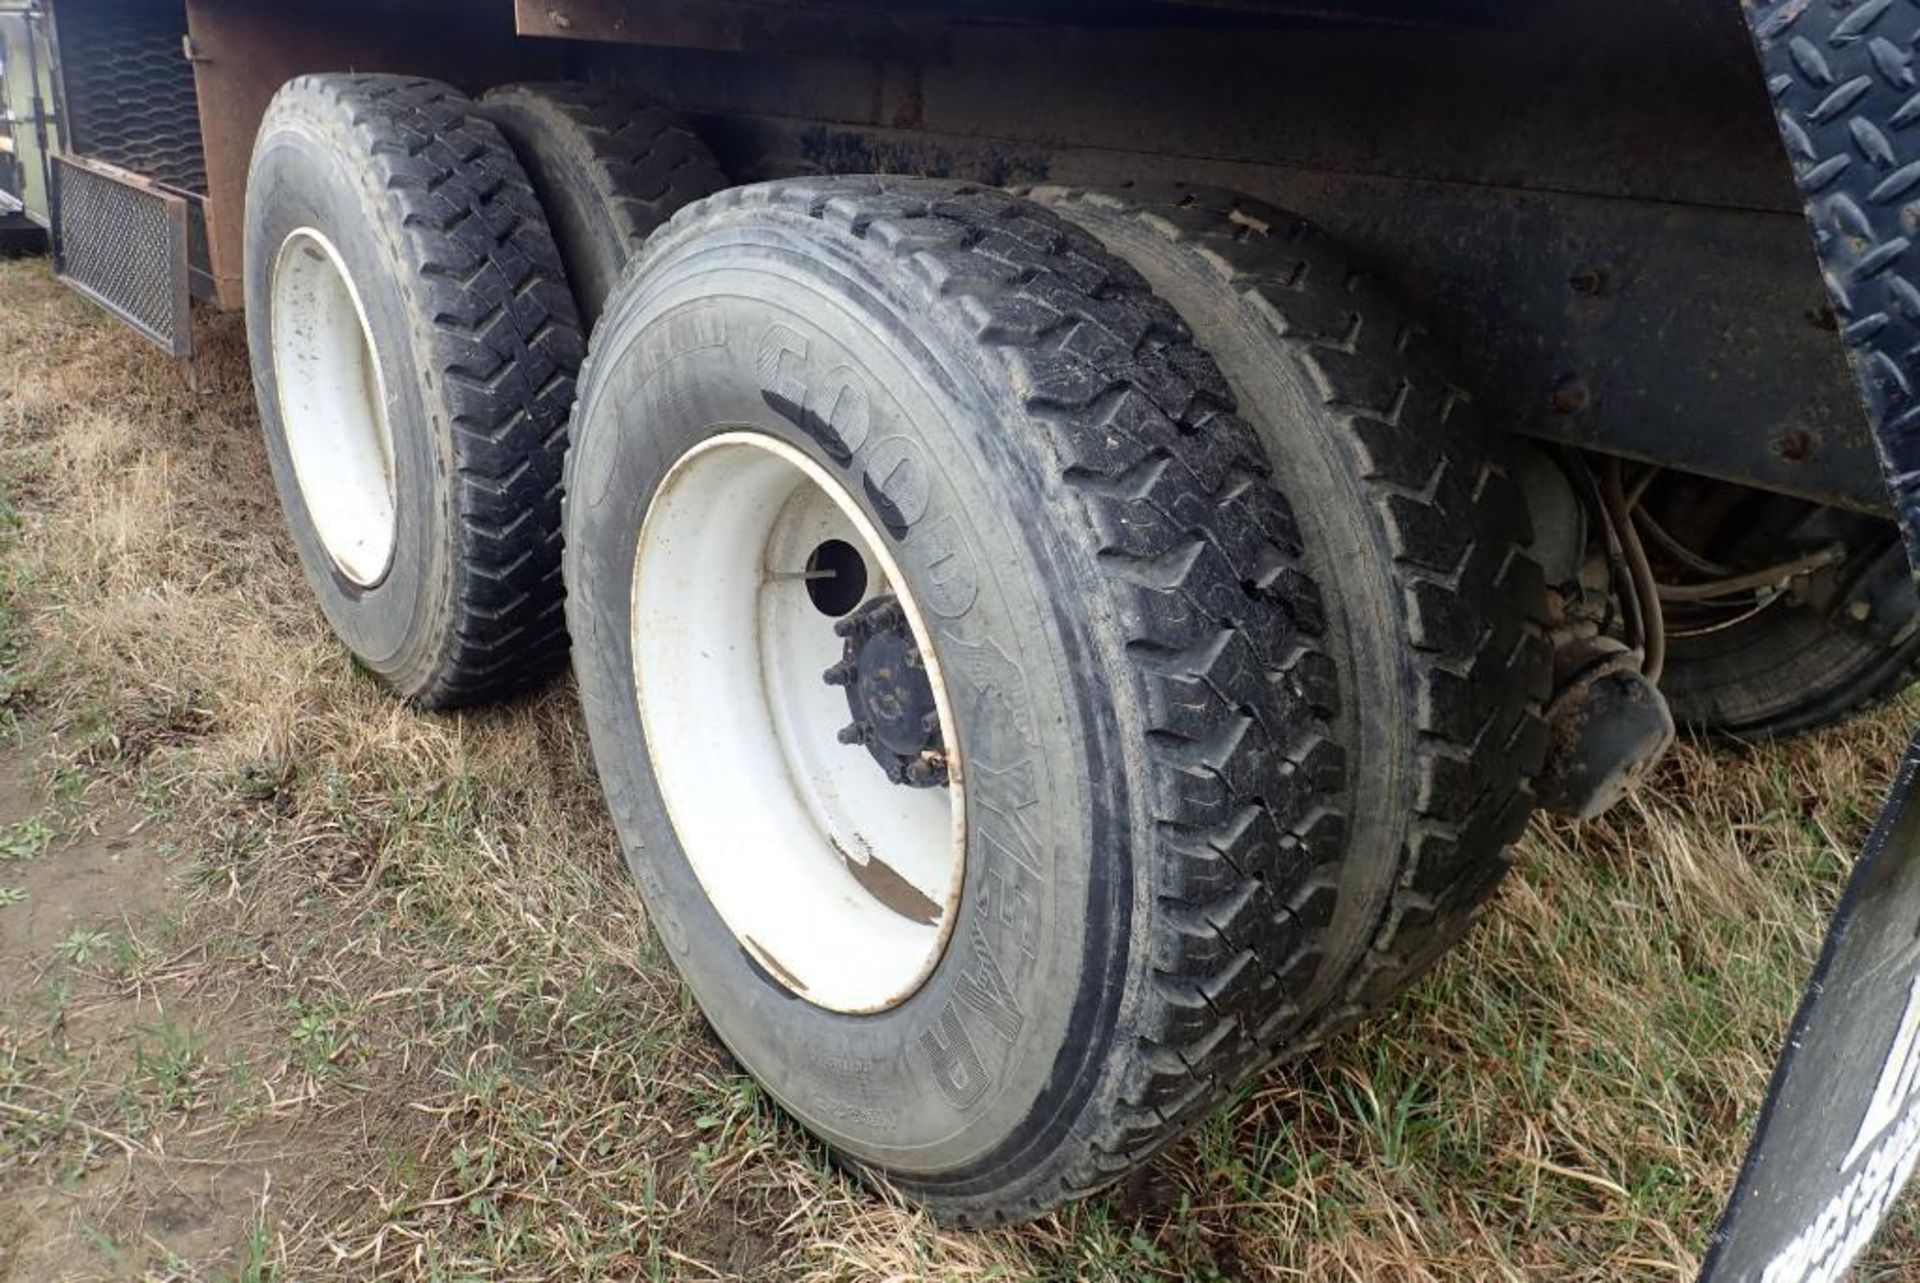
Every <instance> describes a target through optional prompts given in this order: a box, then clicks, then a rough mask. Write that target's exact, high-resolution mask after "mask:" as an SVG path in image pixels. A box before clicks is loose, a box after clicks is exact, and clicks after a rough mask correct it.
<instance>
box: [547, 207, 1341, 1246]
mask: <svg viewBox="0 0 1920 1283" xmlns="http://www.w3.org/2000/svg"><path fill="white" fill-rule="evenodd" d="M574 433H575V445H574V449H573V451H572V453H571V454H570V456H569V458H568V463H567V468H568V473H569V476H570V477H571V479H572V480H571V482H570V485H569V490H568V496H567V505H568V511H567V524H566V530H567V541H566V547H567V551H566V560H567V581H568V585H569V598H568V617H569V621H570V623H571V625H572V629H573V634H574V637H575V638H576V643H575V652H574V660H575V668H576V671H577V673H578V675H579V681H580V688H581V695H582V702H583V705H584V708H585V711H586V720H587V726H588V730H589V732H590V735H591V739H592V745H593V753H594V760H595V763H596V765H597V767H598V770H599V775H600V779H601V782H602V784H603V786H604V788H605V792H606V796H607V799H608V803H609V806H610V809H611V811H612V814H613V818H614V821H615V824H616V827H617V828H618V831H619V833H620V836H621V839H622V844H623V847H624V849H625V851H626V854H627V859H628V863H629V865H630V867H631V869H632V871H633V874H634V876H635V878H636V880H637V882H638V883H639V886H640V888H641V891H642V893H643V896H644V898H645V900H646V902H647V905H648V909H649V917H650V919H651V921H652V922H653V924H654V926H655V928H656V929H657V931H658V933H659V935H660V936H661V938H662V940H663V941H664V943H665V946H666V948H667V950H668V952H669V953H670V955H671V956H672V957H673V959H674V961H675V963H676V964H677V965H678V967H679V968H680V970H681V973H682V975H683V976H684V977H685V979H686V981H687V983H688V984H689V986H690V987H691V989H692V991H693V993H694V996H695V997H696V998H697V999H698V1001H699V1002H700V1004H701V1006H702V1007H703V1009H704V1010H705V1012H706V1014H707V1016H708V1018H709V1020H710V1021H711V1022H712V1024H713V1026H714V1028H715V1029H716V1030H717V1031H718V1033H719V1035H720V1036H721V1038H722V1039H723V1040H724V1041H725V1042H726V1043H727V1045H728V1046H729V1047H730V1048H731V1049H732V1050H733V1052H734V1053H735V1055H736V1056H737V1057H738V1058H739V1059H740V1061H741V1062H742V1063H743V1064H744V1065H745V1066H746V1067H747V1069H749V1070H750V1071H751V1072H752V1073H753V1074H754V1075H755V1076H756V1077H758V1078H759V1080H760V1082H761V1083H762V1084H763V1085H764V1086H765V1087H766V1089H767V1090H768V1091H769V1092H770V1094H771V1095H772V1096H773V1097H774V1098H775V1099H777V1100H778V1101H779V1102H781V1104H783V1105H784V1106H785V1107H786V1108H787V1109H788V1110H789V1111H790V1112H791V1113H792V1114H794V1115H795V1116H796V1117H798V1118H799V1119H800V1120H801V1121H802V1122H803V1123H804V1124H805V1125H806V1126H807V1127H808V1128H810V1129H811V1130H813V1131H814V1132H815V1133H816V1134H818V1135H819V1136H821V1137H822V1138H824V1139H825V1140H826V1141H827V1142H828V1144H829V1145H830V1146H831V1147H832V1149H833V1150H834V1152H835V1153H836V1154H837V1155H839V1156H840V1157H841V1159H842V1160H844V1161H846V1162H849V1163H851V1164H853V1165H854V1166H856V1167H858V1168H861V1169H864V1170H867V1171H870V1172H879V1173H883V1174H885V1175H886V1176H887V1177H888V1178H890V1179H891V1180H892V1181H893V1182H895V1183H896V1184H897V1185H898V1186H899V1187H900V1188H902V1189H903V1190H905V1191H906V1192H907V1193H909V1194H910V1195H911V1196H913V1197H915V1198H917V1199H919V1200H921V1201H923V1202H925V1203H927V1204H929V1205H930V1206H931V1207H932V1208H933V1209H934V1210H935V1211H936V1213H937V1214H939V1215H941V1216H942V1217H943V1218H946V1219H949V1220H952V1221H955V1222H958V1223H966V1224H983V1223H1000V1222H1005V1221H1009V1220H1015V1219H1021V1218H1026V1217H1030V1216H1034V1215H1037V1214H1039V1213H1041V1212H1044V1211H1046V1210H1047V1209H1049V1208H1052V1207H1055V1206H1057V1205H1059V1204H1060V1203H1062V1202H1064V1201H1065V1200H1067V1199H1069V1198H1072V1197H1075V1196H1078V1195H1080V1194H1082V1193H1085V1192H1088V1191H1090V1190H1093V1189H1095V1188H1098V1187H1100V1186H1102V1185H1104V1184H1106V1183H1108V1182H1110V1181H1112V1180H1114V1179H1116V1178H1117V1177H1118V1176H1119V1175H1120V1174H1122V1173H1123V1172H1125V1171H1126V1170H1128V1169H1129V1168H1130V1167H1132V1166H1133V1165H1135V1164H1137V1163H1139V1162H1141V1161H1143V1160H1144V1159H1145V1158H1146V1157H1148V1156H1149V1155H1151V1154H1153V1153H1154V1152H1156V1151H1157V1150H1158V1149H1159V1148H1160V1147H1161V1146H1162V1145H1164V1144H1166V1143H1167V1142H1168V1141H1169V1140H1170V1139H1172V1138H1173V1137H1174V1136H1176V1135H1178V1134H1179V1133H1180V1132H1181V1131H1182V1130H1183V1129H1185V1128H1187V1127H1188V1126H1190V1125H1192V1124H1193V1123H1194V1122H1196V1121H1197V1120H1199V1119H1201V1118H1203V1117H1204V1116H1205V1115H1206V1114H1207V1113H1208V1112H1209V1111H1211V1110H1213V1109H1214V1108H1216V1107H1217V1106H1218V1105H1219V1104H1220V1103H1221V1102H1223V1101H1224V1100H1225V1099H1227V1097H1228V1094H1229V1093H1230V1092H1231V1091H1232V1090H1233V1089H1234V1088H1235V1086H1236V1085H1237V1084H1239V1083H1240V1082H1242V1081H1243V1080H1244V1079H1245V1078H1246V1077H1247V1076H1248V1075H1249V1074H1251V1073H1252V1072H1253V1071H1254V1070H1255V1069H1257V1068H1258V1067H1260V1066H1261V1065H1262V1064H1263V1063H1265V1062H1266V1061H1268V1060H1269V1059H1270V1057H1271V1056H1272V1054H1273V1052H1274V1050H1275V1042H1276V1038H1277V1031H1280V1030H1283V1029H1287V1028H1291V1027H1293V1026H1294V1025H1295V1024H1296V1023H1297V1013H1296V1012H1295V1010H1294V1005H1293V1004H1294V1002H1295V999H1296V998H1297V996H1298V994H1299V993H1300V990H1301V986H1302V985H1303V984H1304V983H1305V981H1306V978H1307V977H1308V975H1310V974H1311V973H1312V971H1313V970H1314V969H1315V967H1316V960H1317V957H1318V954H1319V950H1320V939H1321V937H1322V935H1323V933H1324V931H1325V929H1326V917H1327V914H1328V912H1329V910H1330V904H1329V901H1328V898H1327V896H1326V895H1325V894H1324V889H1323V885H1322V878H1323V875H1324V873H1325V871H1326V866H1327V865H1328V864H1329V862H1330V861H1332V860H1333V859H1334V858H1335V857H1336V856H1337V854H1338V852H1339V849H1340V841H1341V837H1340V835H1341V829H1342V825H1343V820H1344V816H1343V812H1342V806H1341V799H1340V796H1339V789H1340V781H1341V779H1342V777H1343V774H1344V772H1343V768H1342V764H1341V754H1340V751H1339V749H1338V748H1337V746H1336V745H1335V744H1334V743H1333V742H1332V741H1331V740H1330V739H1329V737H1328V734H1327V722H1326V718H1327V715H1328V713H1329V712H1330V711H1331V710H1332V709H1333V707H1334V706H1335V704H1336V703H1337V699H1338V695H1337V691H1336V689H1335V686H1334V680H1333V670H1332V666H1331V665H1330V664H1329V663H1328V662H1327V661H1326V659H1325V658H1324V657H1323V656H1322V654H1321V653H1320V650H1319V641H1318V638H1319V634H1320V631H1321V620H1322V608H1321V605H1320V593H1319V590H1318V589H1317V588H1316V587H1315V586H1314V584H1313V582H1312V581H1311V580H1310V579H1309V578H1308V577H1307V576H1305V575H1304V574H1303V573H1302V572H1301V569H1300V548H1299V542H1298V537H1297V534H1296V531H1295V527H1294V522H1293V519H1292V517H1291V515H1290V514H1289V510H1288V507H1287V504H1286V502H1285V500H1283V499H1282V497H1281V496H1280V495H1279V493H1278V492H1277V491H1275V490H1274V489H1273V488H1272V487H1271V486H1270V485H1269V484H1268V482H1267V480H1266V473H1267V466H1266V463H1265V461H1264V460H1263V459H1262V457H1261V453H1260V449H1259V444H1258V442H1257V441H1256V440H1255V439H1254V437H1253V435H1252V433H1251V432H1250V431H1249V430H1248V429H1247V427H1246V425H1245V424H1244V423H1242V422H1241V421H1240V420H1239V419H1238V418H1236V417H1235V416H1234V415H1233V413H1232V412H1231V396H1230V394H1229V392H1228V391H1227V388H1226V386H1225V384H1224V382H1223V381H1222V380H1221V378H1220V375H1219V372H1218V371H1217V370H1216V369H1215V367H1214V365H1213V363H1212V362H1211V361H1210V360H1209V359H1208V358H1207V356H1206V355H1205V354H1204V353H1203V352H1201V350H1200V349H1199V348H1198V347H1196V346H1195V345H1194V344H1193V342H1192V341H1191V338H1190V336H1189V334H1188V332H1187V330H1186V327H1185V326H1184V325H1183V324H1182V323H1181V322H1180V320H1179V318H1178V317H1177V316H1176V315H1175V314H1174V313H1173V311H1172V310H1171V309H1170V308H1168V307H1167V306H1166V304H1165V303H1164V302H1162V301H1161V300H1160V299H1158V298H1157V297H1156V296H1155V295H1154V294H1153V293H1152V291H1151V290H1149V289H1148V288H1147V286H1146V285H1145V283H1144V282H1143V281H1142V280H1141V279H1140V277H1139V276H1138V274H1136V273H1135V272H1133V271H1132V270H1131V269H1130V268H1128V267H1126V265H1125V264H1123V263H1121V262H1119V261H1118V260H1116V259H1114V258H1113V257H1112V256H1110V255H1109V254H1107V253H1106V252H1105V251H1104V250H1102V249H1101V248H1100V246H1099V245H1098V243H1097V242H1095V241H1093V240H1092V238H1090V237H1088V236H1087V235H1086V234H1085V233H1083V232H1080V231H1078V230H1076V229H1073V228H1072V227H1071V226H1070V225H1068V224H1066V223H1064V222H1062V221H1061V220H1059V219H1057V218H1056V217H1055V216H1053V215H1052V214H1050V213H1048V212H1047V211H1045V210H1043V209H1040V208H1038V207H1036V206H1033V205H1032V204H1030V203H1028V202H1024V201H1021V200H1018V199H1015V198H1013V197H1010V196H1008V195H1006V194H1004V193H1001V192H997V191H993V190H990V189H983V188H978V187H972V186H968V185H964V184H959V183H951V182H943V181H937V180H929V179H892V178H888V179H854V178H844V179H833V178H824V179H818V180H810V181H792V182H781V183H770V184H764V185H759V186H754V187H748V188H742V189H737V190H734V191H730V192H725V193H722V194H720V195H717V196H715V197H713V198H711V199H709V200H707V201H704V202H701V203H700V204H697V205H694V206H691V207H689V208H688V209H686V210H683V211H682V212H681V213H680V214H679V215H676V216H675V218H674V220H673V221H672V222H671V223H670V224H669V225H668V227H667V228H665V229H663V230H662V231H661V232H659V233H658V234H656V235H655V236H654V237H653V238H652V239H651V240H650V241H649V242H648V244H647V247H646V249H645V250H644V251H643V252H642V253H641V255H640V257H639V258H638V259H636V260H635V262H634V263H633V265H632V267H631V268H630V269H629V271H628V273H627V274H626V276H625V277H624V278H623V280H622V282H621V284H620V286H619V288H618V289H616V291H615V293H614V295H613V297H612V299H611V300H610V302H609V305H608V309H607V312H606V315H605V316H604V317H603V318H602V322H601V325H600V328H599V330H598V332H597V333H596V334H595V336H594V341H593V345H592V355H591V356H590V357H589V359H588V362H587V368H586V372H585V373H584V375H583V377H582V384H581V399H580V402H579V406H578V408H577V410H576V412H575V427H574ZM815 541H818V542H817V543H816V542H815ZM836 620H837V621H838V623H837V624H836ZM909 652H911V657H909ZM889 656H891V658H889ZM916 674H924V676H923V677H921V676H916ZM898 710H909V711H908V713H907V715H905V716H904V717H897V716H894V713H895V712H897V711H898ZM843 722H844V723H846V724H847V726H846V730H845V732H844V734H843V735H841V736H840V737H839V742H836V728H838V727H840V724H841V723H843ZM900 725H905V726H907V727H908V728H909V731H910V732H911V733H910V734H909V735H907V736H906V737H905V739H904V741H903V739H902V738H901V737H900V736H899V735H898V734H896V733H895V732H896V730H897V728H898V726H900ZM889 727H893V728H894V729H889ZM916 737H918V738H916ZM916 773H917V774H916ZM896 779H898V780H901V781H903V782H902V783H894V782H892V781H894V780H896ZM916 784H917V785H919V787H916ZM896 812H898V814H899V815H910V816H911V817H912V818H911V819H910V820H904V819H899V818H897V816H896V814H895V813H896ZM749 851H751V852H754V853H755V858H754V859H752V860H751V861H742V860H740V859H738V858H737V856H738V855H739V853H742V852H749Z"/></svg>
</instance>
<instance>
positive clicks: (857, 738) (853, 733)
mask: <svg viewBox="0 0 1920 1283" xmlns="http://www.w3.org/2000/svg"><path fill="white" fill-rule="evenodd" d="M869 734H870V732H869V731H868V730H867V727H866V723H864V722H849V723H848V724H847V725H845V726H842V727H841V728H840V735H839V740H840V742H841V743H842V744H864V743H866V742H867V737H868V735H869Z"/></svg>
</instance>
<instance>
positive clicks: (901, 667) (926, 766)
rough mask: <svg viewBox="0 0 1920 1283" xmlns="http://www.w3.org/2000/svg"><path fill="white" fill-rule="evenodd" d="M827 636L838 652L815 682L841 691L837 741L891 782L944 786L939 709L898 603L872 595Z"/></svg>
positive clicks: (886, 596) (888, 598) (943, 750)
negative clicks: (843, 715)
mask: <svg viewBox="0 0 1920 1283" xmlns="http://www.w3.org/2000/svg"><path fill="white" fill-rule="evenodd" d="M833 631H834V633H835V635H836V636H838V637H840V638H842V639H843V640H844V641H845V649H844V651H843V653H842V655H841V658H840V662H839V663H837V664H835V665H834V666H833V667H832V668H829V669H828V670H827V671H826V672H825V673H824V674H822V679H823V680H824V681H825V682H826V683H827V685H829V686H840V687H844V688H845V689H846V693H847V707H848V709H849V710H851V712H852V713H853V721H851V722H849V723H848V724H847V725H846V726H845V727H844V728H843V729H842V730H841V731H840V742H841V743H842V744H860V745H863V746H865V748H866V750H867V752H868V753H869V754H870V755H872V757H873V760H874V761H875V762H877V763H878V764H879V766H880V769H881V770H882V771H884V772H886V776H887V778H888V779H890V780H892V781H893V782H894V783H895V784H904V785H906V786H908V787H909V788H937V787H940V786H942V785H944V784H946V782H947V749H946V741H945V740H944V739H943V738H942V736H941V732H940V709H939V707H938V706H937V705H936V704H935V702H934V698H933V683H932V682H931V681H930V680H929V679H928V677H927V664H926V660H925V658H924V657H922V655H921V654H920V647H919V645H918V644H917V643H916V642H915V641H914V639H913V631H912V628H911V626H910V625H909V624H908V622H907V616H906V612H905V611H903V610H901V609H900V603H899V601H897V600H896V599H895V598H894V597H893V596H891V595H885V596H880V597H875V598H874V599H872V600H871V601H869V602H867V603H866V604H865V605H863V606H861V607H860V608H859V609H858V610H855V611H854V612H853V613H851V614H849V615H848V616H846V617H845V618H844V619H842V620H840V621H839V622H838V623H836V624H835V625H834V626H833Z"/></svg>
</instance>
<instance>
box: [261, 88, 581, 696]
mask: <svg viewBox="0 0 1920 1283" xmlns="http://www.w3.org/2000/svg"><path fill="white" fill-rule="evenodd" d="M245 251H246V252H245V281H246V300H247V350H248V356H249V359H250V360H251V362H252V367H253V379H254V387H255V391H256V393H257V395H258V397H259V405H260V420H261V426H262V427H263V429H264V430H265V433H266V443H267V456H268V460H269V462H270V463H271V464H272V467H273V478H274V486H275V488H276V489H277V490H278V491H279V494H280V503H281V507H282V509H283V510H284V511H285V513H286V516H287V522H288V524H289V526H290V527H291V528H292V533H293V539H294V544H295V546H296V548H297V549H298V551H299V555H300V561H301V564H302V565H303V566H304V567H305V569H306V572H307V579H308V582H309V583H311V584H312V586H313V590H314V593H315V595H316V596H317V597H318V598H319V601H320V608H321V610H322V611H323V612H324V613H325V615H326V618H327V622H328V623H329V624H331V625H332V627H333V630H334V632H335V633H336V634H338V635H339V637H340V639H341V640H342V641H343V642H344V643H345V644H346V646H347V649H348V650H350V651H351V652H352V653H353V655H354V656H355V658H356V659H358V660H359V662H360V663H361V664H362V665H363V666H364V667H365V668H367V669H368V670H369V671H371V672H372V673H373V674H374V675H375V676H377V677H378V678H379V679H380V680H381V681H383V682H384V683H385V684H386V685H388V686H389V687H391V688H392V689H393V690H394V691H396V692H397V693H399V694H401V695H403V696H405V697H407V698H409V699H412V700H413V701H415V702H416V703H418V704H420V705H423V706H425V707H430V708H439V707H447V706H452V705H458V704H467V703H473V702H477V701H480V700H484V699H489V698H493V697H497V696H500V695H504V694H507V693H510V692H512V691H515V690H518V689H520V688H523V687H525V686H527V685H529V684H531V683H533V682H535V681H537V680H539V679H540V678H542V677H544V676H545V675H546V674H547V673H549V672H550V671H552V669H554V668H555V667H556V666H558V664H559V663H560V662H561V661H562V660H563V659H564V658H565V656H566V646H567V638H566V631H565V627H564V622H563V607H562V605H561V585H560V545H559V536H560V529H559V526H560V492H559V486H560V461H561V455H562V454H563V453H564V452H565V450H566V444H567V442H566V424H567V412H568V409H569V407H570V405H571V402H572V400H573V376H574V373H575V371H576V369H577V368H578V366H579V364H580V358H581V355H582V350H583V347H584V344H583V341H582V338H581V334H580V327H579V323H578V320H577V317H576V313H575V309H574V303H573V299H572V296H571V295H570V294H569V293H568V291H567V284H566V280H565V277H564V276H563V274H562V269H561V266H560V255H559V251H558V250H557V249H556V248H555V246H554V243H553V237H552V235H551V234H550V233H549V232H548V230H547V223H546V219H545V216H544V215H543V214H542V213H541V209H540V205H539V202H538V201H537V200H536V199H535V198H534V194H533V190H532V188H531V187H530V186H529V185H528V182H527V177H526V174H525V173H524V172H523V171H522V170H521V168H520V164H519V162H518V161H517V160H515V159H514V156H513V153H512V151H511V150H510V149H509V148H508V146H507V142H506V140H505V139H504V138H503V137H501V135H500V131H499V130H498V129H496V128H495V127H494V126H493V125H492V124H491V123H489V122H488V121H487V120H485V119H483V118H482V117H481V116H480V115H479V114H478V113H477V112H476V111H475V109H474V106H473V104H472V102H470V101H469V100H468V99H467V98H465V97H464V96H462V95H461V94H460V93H458V92H457V91H456V90H454V89H451V88H449V87H448V86H446V85H443V84H440V83H438V82H436V81H431V80H421V79H418V78H414V77H405V76H375V75H319V76H302V77H300V78H298V79H296V80H293V81H290V82H288V84H286V85H285V86H284V87H283V88H282V89H281V90H280V91H279V93H277V94H276V95H275V96H274V98H273V101H272V103H270V104H269V105H268V107H267V111H266V116H265V118H264V119H263V120H262V121H261V125H260V132H259V134H258V136H257V139H256V141H255V144H254V152H253V161H252V166H251V169H250V171H249V174H248V179H247V205H246V231H245Z"/></svg>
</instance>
